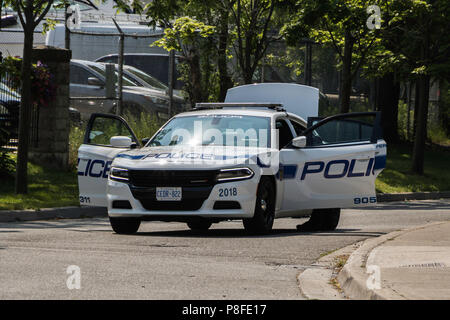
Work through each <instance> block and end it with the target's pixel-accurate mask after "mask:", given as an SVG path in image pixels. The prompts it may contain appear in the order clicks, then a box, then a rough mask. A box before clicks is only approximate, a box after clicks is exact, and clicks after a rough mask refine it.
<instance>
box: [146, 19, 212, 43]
mask: <svg viewBox="0 0 450 320" xmlns="http://www.w3.org/2000/svg"><path fill="white" fill-rule="evenodd" d="M214 30H215V27H213V26H209V25H206V24H205V23H203V22H200V21H197V20H195V19H193V18H190V17H181V18H178V19H176V20H175V22H174V24H173V27H171V28H166V29H165V30H164V37H162V38H161V39H159V40H157V41H155V42H153V43H152V46H158V47H162V48H164V49H166V50H167V51H170V50H177V51H182V44H183V45H194V44H195V43H196V41H198V39H199V37H200V38H207V37H209V36H211V35H212V34H214Z"/></svg>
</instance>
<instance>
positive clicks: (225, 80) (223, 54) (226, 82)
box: [217, 11, 233, 101]
mask: <svg viewBox="0 0 450 320" xmlns="http://www.w3.org/2000/svg"><path fill="white" fill-rule="evenodd" d="M219 19H220V25H219V46H218V47H219V48H218V57H217V69H218V72H219V101H225V96H226V95H227V90H228V89H229V88H231V87H232V85H233V84H232V81H231V78H230V76H229V75H228V68H227V44H228V12H227V11H223V12H221V13H220V18H219Z"/></svg>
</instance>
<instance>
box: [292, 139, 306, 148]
mask: <svg viewBox="0 0 450 320" xmlns="http://www.w3.org/2000/svg"><path fill="white" fill-rule="evenodd" d="M292 146H293V147H295V148H304V147H306V137H305V136H299V137H295V138H294V139H292Z"/></svg>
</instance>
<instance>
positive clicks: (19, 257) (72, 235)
mask: <svg viewBox="0 0 450 320" xmlns="http://www.w3.org/2000/svg"><path fill="white" fill-rule="evenodd" d="M444 220H450V200H445V201H444V200H440V201H416V202H407V203H390V204H383V205H378V206H377V207H375V208H370V209H368V208H366V209H365V210H344V211H343V212H342V214H341V221H340V223H339V226H338V230H336V231H335V232H327V233H324V232H321V233H300V232H297V231H296V229H295V226H296V225H297V224H299V223H302V222H304V221H306V220H305V219H278V220H276V221H275V225H274V232H273V234H271V235H268V236H247V235H246V234H245V232H244V231H243V229H242V223H241V222H238V221H233V222H222V223H219V224H215V225H213V227H212V229H211V230H210V231H209V232H208V233H206V234H203V235H198V234H194V233H192V232H191V231H189V230H188V229H187V227H186V226H185V225H184V224H181V223H161V222H144V223H143V224H142V225H141V228H140V229H139V233H138V234H136V235H132V236H124V235H117V234H114V233H113V232H112V231H111V229H110V226H109V222H108V220H107V219H80V220H53V221H36V222H27V223H25V222H24V223H18V222H16V223H3V224H0V299H302V296H301V293H300V290H299V288H298V285H297V281H296V278H297V275H298V274H299V272H301V271H302V269H303V268H305V266H309V265H311V264H312V263H314V262H315V261H316V260H317V259H318V258H319V257H320V255H321V254H324V253H327V252H330V251H332V250H335V249H338V248H341V247H344V246H347V245H350V244H352V243H355V242H357V241H360V240H363V239H366V238H370V237H377V236H379V235H382V234H385V233H388V232H390V231H394V230H399V229H403V228H407V227H412V226H417V225H422V224H425V223H427V222H433V221H444ZM70 265H76V266H78V267H79V268H80V274H81V278H80V284H81V288H80V289H72V290H69V289H68V287H67V284H66V282H67V279H68V278H69V277H71V274H67V268H68V266H70ZM70 279H72V278H70ZM71 283H75V282H71Z"/></svg>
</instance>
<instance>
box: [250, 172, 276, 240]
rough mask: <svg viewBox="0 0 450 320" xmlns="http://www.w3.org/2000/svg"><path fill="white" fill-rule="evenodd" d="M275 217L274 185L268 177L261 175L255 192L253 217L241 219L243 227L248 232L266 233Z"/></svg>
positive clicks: (270, 228)
mask: <svg viewBox="0 0 450 320" xmlns="http://www.w3.org/2000/svg"><path fill="white" fill-rule="evenodd" d="M274 219H275V186H274V184H273V182H272V180H271V179H270V178H269V177H266V176H263V177H261V181H260V182H259V185H258V191H257V193H256V204H255V213H254V215H253V218H249V219H243V223H244V228H245V230H246V231H247V232H249V233H254V234H267V233H269V232H270V231H271V230H272V226H273V221H274Z"/></svg>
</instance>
